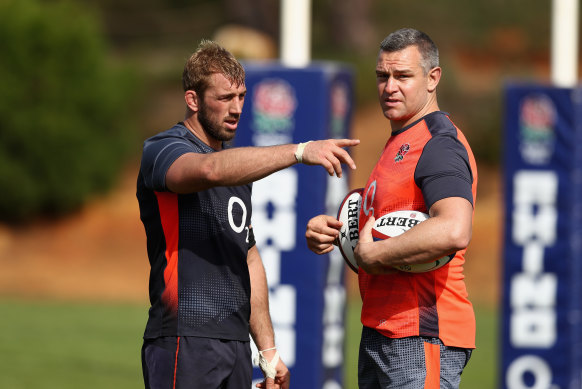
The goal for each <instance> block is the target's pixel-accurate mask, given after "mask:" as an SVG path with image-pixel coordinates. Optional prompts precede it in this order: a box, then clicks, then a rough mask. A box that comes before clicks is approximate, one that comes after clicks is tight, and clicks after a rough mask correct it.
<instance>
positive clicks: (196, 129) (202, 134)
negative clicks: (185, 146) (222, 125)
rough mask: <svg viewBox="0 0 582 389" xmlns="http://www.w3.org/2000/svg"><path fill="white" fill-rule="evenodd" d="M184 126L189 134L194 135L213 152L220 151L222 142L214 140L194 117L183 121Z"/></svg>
mask: <svg viewBox="0 0 582 389" xmlns="http://www.w3.org/2000/svg"><path fill="white" fill-rule="evenodd" d="M184 125H185V126H186V128H187V129H188V130H190V132H191V133H193V134H194V135H196V137H197V138H198V139H200V140H201V141H202V142H204V143H206V144H207V145H208V146H210V147H212V148H213V149H214V150H222V141H220V140H217V139H214V138H213V137H211V136H210V135H208V133H207V132H206V131H204V127H202V125H201V124H200V122H199V121H198V120H196V118H195V117H194V116H190V117H187V118H186V119H184Z"/></svg>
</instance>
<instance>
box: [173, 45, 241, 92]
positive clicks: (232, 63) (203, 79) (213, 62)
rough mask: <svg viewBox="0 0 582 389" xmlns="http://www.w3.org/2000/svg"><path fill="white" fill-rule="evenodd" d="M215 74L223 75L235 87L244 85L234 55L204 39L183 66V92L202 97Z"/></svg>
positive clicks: (239, 66)
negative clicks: (194, 93)
mask: <svg viewBox="0 0 582 389" xmlns="http://www.w3.org/2000/svg"><path fill="white" fill-rule="evenodd" d="M215 73H220V74H222V75H224V76H225V77H226V79H227V80H229V81H230V82H232V83H233V84H234V85H235V86H240V85H244V83H245V71H244V68H243V67H242V65H241V64H240V62H239V61H238V60H237V59H236V58H235V57H234V55H232V54H231V53H230V52H229V51H228V50H226V49H225V48H224V47H222V46H220V45H219V44H218V43H216V42H213V41H210V40H206V39H204V40H202V41H201V42H200V44H199V45H198V48H197V49H196V51H195V52H194V53H193V54H192V55H191V56H190V58H188V60H187V61H186V64H185V65H184V72H183V73H182V86H183V87H184V91H188V90H193V91H194V92H196V94H197V95H199V96H200V97H203V96H204V92H205V91H206V89H207V88H208V85H209V79H210V76H211V75H212V74H215Z"/></svg>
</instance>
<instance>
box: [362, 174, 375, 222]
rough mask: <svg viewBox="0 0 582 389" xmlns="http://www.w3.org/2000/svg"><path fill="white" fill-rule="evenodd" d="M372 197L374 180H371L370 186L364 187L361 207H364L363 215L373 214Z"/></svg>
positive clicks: (373, 195)
mask: <svg viewBox="0 0 582 389" xmlns="http://www.w3.org/2000/svg"><path fill="white" fill-rule="evenodd" d="M370 192H371V193H370ZM374 197H376V180H374V181H372V183H371V184H370V186H368V187H367V188H366V193H364V202H363V203H362V208H363V209H364V215H366V216H374V207H372V203H373V202H374Z"/></svg>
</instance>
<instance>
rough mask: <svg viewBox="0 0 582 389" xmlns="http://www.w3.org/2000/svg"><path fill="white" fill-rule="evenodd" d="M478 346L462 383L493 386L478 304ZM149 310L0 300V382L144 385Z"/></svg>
mask: <svg viewBox="0 0 582 389" xmlns="http://www.w3.org/2000/svg"><path fill="white" fill-rule="evenodd" d="M359 312H360V304H359V302H358V300H357V299H356V300H355V301H351V302H350V304H349V305H348V311H347V317H346V357H345V372H346V373H345V382H344V384H345V385H344V388H345V389H356V388H357V377H356V375H357V374H356V372H357V358H358V345H359V339H360V331H361V325H360V323H359ZM476 313H477V331H478V336H477V347H478V349H477V350H476V351H475V352H474V353H473V356H472V358H471V361H470V362H469V365H468V366H467V368H466V369H465V372H464V373H463V377H462V383H461V388H462V389H463V388H465V389H468V388H471V389H493V388H495V387H496V385H495V384H496V376H497V370H496V367H497V364H496V362H495V361H496V352H497V316H496V314H495V312H494V311H493V310H492V309H487V308H480V307H477V308H476ZM146 316H147V309H146V307H144V306H140V305H130V304H123V305H121V304H105V303H103V304H97V303H71V302H53V301H43V302H31V301H18V300H0V388H10V389H37V388H43V389H53V388H55V389H56V388H58V389H68V388H75V389H77V388H84V389H92V388H100V389H102V388H124V389H132V388H143V381H142V376H141V362H140V348H141V335H142V333H143V329H144V325H145V320H146Z"/></svg>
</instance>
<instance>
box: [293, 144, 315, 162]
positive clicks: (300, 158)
mask: <svg viewBox="0 0 582 389" xmlns="http://www.w3.org/2000/svg"><path fill="white" fill-rule="evenodd" d="M310 142H311V141H307V142H305V143H299V144H298V145H297V150H295V159H296V160H297V162H299V163H303V151H304V150H305V146H307V144H308V143H310Z"/></svg>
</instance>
